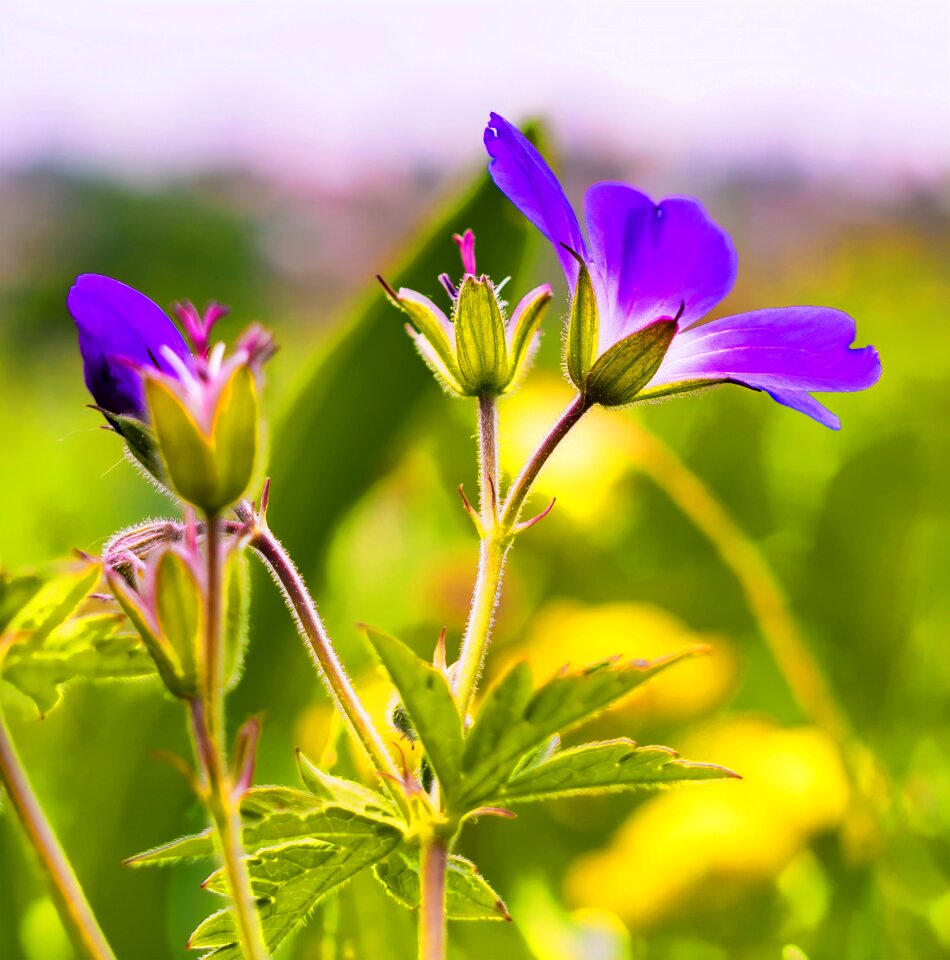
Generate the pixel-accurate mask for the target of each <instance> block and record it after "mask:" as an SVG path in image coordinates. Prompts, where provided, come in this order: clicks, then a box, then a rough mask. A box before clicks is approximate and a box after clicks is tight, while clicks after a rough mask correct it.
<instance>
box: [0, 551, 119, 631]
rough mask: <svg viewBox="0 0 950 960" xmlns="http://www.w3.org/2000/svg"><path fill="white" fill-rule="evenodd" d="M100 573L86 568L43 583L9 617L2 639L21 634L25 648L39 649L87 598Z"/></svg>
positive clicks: (89, 567)
mask: <svg viewBox="0 0 950 960" xmlns="http://www.w3.org/2000/svg"><path fill="white" fill-rule="evenodd" d="M100 573H101V571H100V569H99V566H98V565H92V564H90V565H88V566H83V567H82V568H80V569H78V570H71V571H69V572H68V573H64V574H61V575H60V576H57V577H54V578H53V579H52V580H49V581H48V582H46V583H44V584H43V586H42V587H40V589H39V590H37V591H36V593H35V594H34V595H33V596H32V597H31V598H30V599H29V600H28V601H27V602H26V603H25V604H24V605H23V606H22V607H21V608H20V609H19V610H18V611H17V612H16V613H15V614H14V615H13V616H12V617H11V619H10V622H9V623H8V624H7V628H6V630H5V631H4V635H5V636H8V637H9V636H12V635H13V634H22V635H23V638H24V642H26V643H27V644H28V645H29V646H31V647H34V648H35V647H38V646H40V644H42V642H43V641H44V640H45V639H46V637H48V636H49V634H50V633H51V632H52V631H53V630H55V629H56V627H58V626H59V625H60V624H61V623H63V622H64V621H65V620H66V619H67V618H68V617H70V616H71V615H72V614H73V613H75V611H76V610H77V609H78V608H79V605H80V604H81V603H82V602H83V600H85V599H86V597H87V596H89V593H90V592H91V591H92V589H93V587H94V586H95V585H96V583H97V581H98V580H99V576H100Z"/></svg>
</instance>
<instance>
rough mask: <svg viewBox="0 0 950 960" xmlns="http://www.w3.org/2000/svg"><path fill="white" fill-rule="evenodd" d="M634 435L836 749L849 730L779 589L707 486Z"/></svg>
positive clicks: (659, 446) (654, 475)
mask: <svg viewBox="0 0 950 960" xmlns="http://www.w3.org/2000/svg"><path fill="white" fill-rule="evenodd" d="M637 434H638V438H639V439H640V441H641V443H642V445H643V448H644V456H643V457H642V459H641V461H640V462H639V463H638V469H640V470H641V471H643V472H644V473H646V474H647V475H648V476H649V477H650V478H651V479H652V480H653V481H654V483H656V484H657V486H659V487H660V489H661V490H663V492H664V493H665V494H666V495H667V496H668V497H670V499H671V500H673V502H674V503H675V504H676V505H677V506H678V507H679V508H680V509H681V510H682V511H683V512H684V513H685V514H686V515H687V516H688V517H689V518H690V519H691V520H692V521H693V523H694V524H696V526H697V527H698V528H699V530H700V531H701V532H702V533H703V535H704V536H705V537H706V538H707V540H709V542H710V543H711V544H712V545H713V547H714V548H715V550H716V552H717V553H718V554H719V556H720V557H721V558H722V560H723V562H724V563H725V564H726V566H727V567H728V568H729V569H730V570H731V571H732V573H733V575H734V576H735V578H736V580H738V582H739V586H740V587H741V589H742V593H743V595H744V596H745V599H746V602H747V603H748V605H749V609H750V610H751V611H752V614H753V616H754V617H755V619H756V621H757V622H758V624H759V628H760V629H761V631H762V636H763V637H764V638H765V642H766V644H767V645H768V647H769V650H770V651H771V653H772V656H773V657H774V658H775V662H776V663H777V664H778V667H779V669H780V670H781V671H782V674H783V675H784V677H785V680H786V682H787V683H788V686H789V689H790V690H791V692H792V696H793V697H794V698H795V700H796V702H797V703H798V705H799V707H800V708H801V710H802V712H803V713H804V714H805V716H807V717H808V718H809V719H810V720H811V721H812V722H813V723H815V724H817V725H818V726H820V727H822V728H824V729H825V730H826V731H828V733H829V734H831V736H832V737H834V738H835V740H836V741H837V742H838V743H839V744H842V745H846V744H849V743H850V741H851V739H852V736H851V726H850V724H849V722H848V719H847V717H846V716H845V715H844V713H843V712H842V710H841V709H840V707H839V706H838V704H837V701H836V700H835V697H834V694H833V693H832V692H831V689H830V688H829V686H828V682H827V681H826V680H825V676H824V674H823V673H822V670H821V667H820V666H819V665H818V663H817V662H816V660H815V658H814V657H813V656H812V653H811V651H810V650H809V649H808V645H807V643H806V642H805V639H804V638H803V637H802V635H801V633H800V632H799V630H798V627H797V625H796V623H795V620H794V618H793V617H792V615H791V613H790V612H789V609H788V604H787V602H786V599H785V596H784V594H783V592H782V588H781V586H780V585H779V583H778V581H777V580H776V578H775V575H774V574H773V573H772V571H771V569H770V568H769V566H768V564H767V563H766V561H765V558H764V557H763V556H762V553H761V552H760V551H759V549H758V548H757V547H756V545H755V544H754V543H753V542H752V541H751V540H750V539H749V537H748V536H746V534H745V533H744V532H743V530H742V528H741V527H740V526H739V525H738V524H737V523H736V522H735V520H733V518H732V517H731V516H730V515H729V513H728V512H727V511H726V509H725V508H724V507H723V506H722V504H721V503H720V502H719V501H718V500H717V499H716V497H715V496H714V495H713V494H712V493H711V492H710V490H709V489H708V487H706V485H705V484H704V483H703V482H702V481H701V480H700V479H699V478H698V477H697V476H696V474H694V473H693V472H692V471H691V470H690V469H689V467H687V466H686V464H684V463H683V461H682V460H680V459H679V457H677V456H676V454H675V453H674V452H673V451H672V450H671V449H670V448H669V447H668V446H666V444H665V443H663V441H661V440H660V439H659V438H658V437H657V436H655V435H654V434H652V433H650V432H649V431H647V430H646V429H645V428H643V427H642V426H639V425H638V426H637Z"/></svg>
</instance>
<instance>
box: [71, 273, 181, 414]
mask: <svg viewBox="0 0 950 960" xmlns="http://www.w3.org/2000/svg"><path fill="white" fill-rule="evenodd" d="M66 304H67V306H68V308H69V312H70V313H71V314H72V317H73V320H75V321H76V326H77V327H78V328H79V349H80V351H81V353H82V359H83V367H84V370H85V375H86V386H87V387H88V388H89V392H90V393H91V394H92V396H93V398H94V399H95V401H96V404H97V406H99V407H101V408H102V409H103V410H104V411H107V412H109V413H112V414H119V415H130V416H133V417H136V418H138V419H144V417H145V412H144V411H145V397H144V393H143V388H142V373H141V371H142V369H143V368H149V367H150V368H153V369H157V370H160V371H161V372H162V373H164V374H166V375H167V376H169V377H174V378H177V377H178V376H179V371H178V365H177V364H175V363H174V362H173V361H171V360H170V356H174V357H176V358H177V359H178V360H179V361H180V363H181V364H183V365H184V367H185V368H186V369H187V370H189V371H192V372H193V371H194V369H195V364H194V358H193V357H192V354H191V351H190V350H189V348H188V344H187V343H186V342H185V339H184V337H182V335H181V333H179V331H178V328H177V327H176V326H175V324H174V323H173V322H172V321H171V320H170V319H169V317H168V316H167V315H166V314H165V312H164V311H163V310H162V309H161V307H159V306H158V305H157V304H156V303H153V302H152V301H151V300H149V298H148V297H146V296H145V295H144V294H142V293H139V292H138V291H137V290H133V289H132V287H129V286H126V284H124V283H119V281H118V280H112V279H110V278H109V277H103V276H100V275H98V274H94V273H84V274H82V276H79V277H77V278H76V282H75V284H74V285H73V287H72V289H71V290H70V291H69V297H68V298H67V300H66Z"/></svg>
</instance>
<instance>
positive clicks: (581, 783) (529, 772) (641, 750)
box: [492, 738, 738, 804]
mask: <svg viewBox="0 0 950 960" xmlns="http://www.w3.org/2000/svg"><path fill="white" fill-rule="evenodd" d="M737 777H738V775H737V774H735V773H733V772H732V771H731V770H727V769H726V768H725V767H720V766H716V765H715V764H711V763H694V762H692V761H689V760H681V759H680V757H679V755H678V754H677V753H676V752H675V751H674V750H671V749H670V748H669V747H638V746H637V745H636V743H634V742H633V740H628V739H625V738H621V739H617V740H605V741H603V742H600V743H585V744H584V745H583V746H579V747H572V748H571V749H569V750H563V751H561V752H560V753H555V754H554V755H553V756H551V757H550V758H548V759H547V760H544V761H542V762H541V763H539V764H537V765H535V766H532V767H530V768H528V769H526V770H524V771H522V772H516V773H515V774H514V775H513V776H512V777H511V778H510V779H509V780H508V782H507V783H504V784H502V785H501V786H500V787H499V788H498V789H497V790H496V791H495V793H494V794H493V795H492V802H493V803H499V804H511V803H523V802H525V801H528V800H549V799H553V798H554V797H569V796H576V795H578V794H584V793H603V792H606V791H621V790H631V791H632V790H650V789H655V788H658V787H664V786H671V785H673V784H677V783H685V782H687V781H690V780H723V779H728V778H737Z"/></svg>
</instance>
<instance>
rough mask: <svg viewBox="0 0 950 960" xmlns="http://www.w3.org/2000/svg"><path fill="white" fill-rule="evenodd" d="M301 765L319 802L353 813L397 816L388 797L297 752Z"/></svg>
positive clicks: (306, 779) (308, 783)
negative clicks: (345, 777)
mask: <svg viewBox="0 0 950 960" xmlns="http://www.w3.org/2000/svg"><path fill="white" fill-rule="evenodd" d="M297 766H298V767H299V769H300V776H301V778H302V779H303V782H304V785H305V786H306V788H307V789H308V790H309V791H310V792H311V793H312V794H313V795H314V796H315V797H317V798H318V799H320V800H325V801H331V802H334V803H339V804H341V805H342V806H345V807H349V808H350V809H351V810H363V811H365V812H366V813H369V814H377V815H379V814H381V815H383V816H394V815H395V814H396V810H395V808H394V807H393V803H392V801H391V800H390V799H389V797H388V796H386V794H383V793H379V792H378V791H376V790H370V789H369V787H364V786H363V784H361V783H356V781H354V780H345V779H343V778H342V777H335V776H333V774H330V773H327V772H326V771H325V770H321V769H320V768H319V767H318V766H317V765H316V764H315V763H313V762H312V761H311V760H308V759H307V757H305V756H304V754H303V753H301V752H300V751H299V750H298V751H297Z"/></svg>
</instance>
